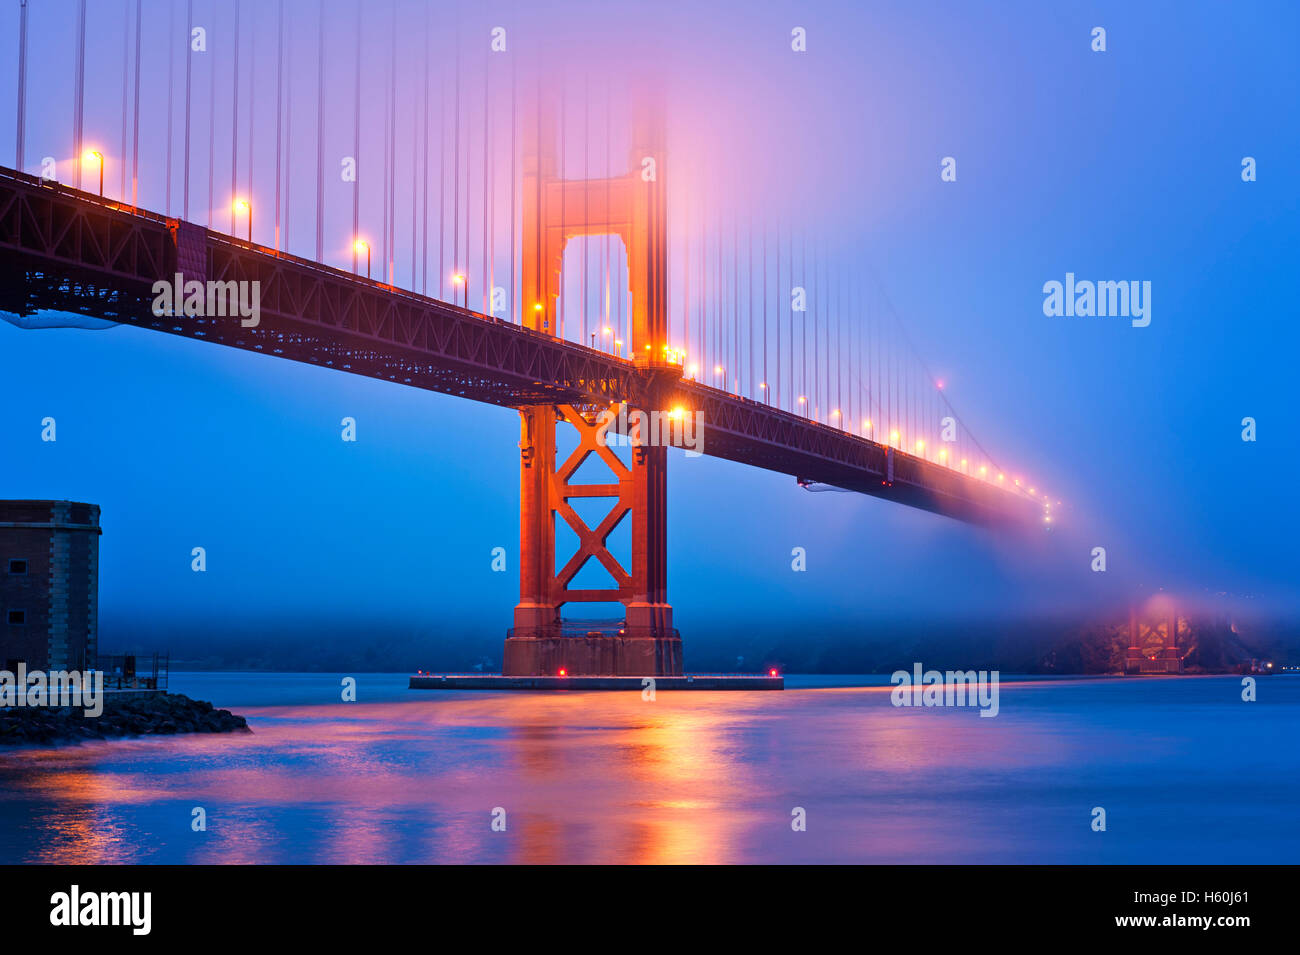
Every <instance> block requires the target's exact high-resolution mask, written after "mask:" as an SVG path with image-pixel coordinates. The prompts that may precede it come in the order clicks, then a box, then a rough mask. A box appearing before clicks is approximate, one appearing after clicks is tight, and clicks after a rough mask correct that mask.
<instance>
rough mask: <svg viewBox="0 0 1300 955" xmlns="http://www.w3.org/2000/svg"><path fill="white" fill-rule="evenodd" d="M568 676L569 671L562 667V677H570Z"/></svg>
mask: <svg viewBox="0 0 1300 955" xmlns="http://www.w3.org/2000/svg"><path fill="white" fill-rule="evenodd" d="M568 675H569V671H568V670H566V669H565V668H564V667H560V676H568Z"/></svg>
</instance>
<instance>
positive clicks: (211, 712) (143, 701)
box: [0, 692, 252, 751]
mask: <svg viewBox="0 0 1300 955" xmlns="http://www.w3.org/2000/svg"><path fill="white" fill-rule="evenodd" d="M251 732H252V730H251V729H249V728H248V721H247V720H246V719H245V718H244V717H242V716H239V715H237V714H235V713H232V712H230V710H224V709H218V708H217V707H215V706H213V705H212V704H211V703H209V702H207V701H206V700H194V699H191V698H190V697H188V696H185V695H184V694H183V693H167V692H158V693H153V694H150V695H148V696H121V697H118V696H117V695H116V694H111V693H110V694H105V697H104V710H103V712H102V713H101V714H100V715H99V716H96V717H90V716H86V714H85V712H84V710H83V708H82V707H79V706H33V707H29V706H6V707H3V708H0V751H4V750H9V749H16V748H19V747H24V746H61V745H67V744H71V743H84V742H89V741H93V740H108V739H126V738H131V737H140V736H175V735H179V734H181V733H251Z"/></svg>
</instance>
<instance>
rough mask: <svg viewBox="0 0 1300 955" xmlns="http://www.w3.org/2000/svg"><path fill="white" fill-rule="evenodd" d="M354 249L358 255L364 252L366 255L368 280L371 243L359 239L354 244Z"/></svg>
mask: <svg viewBox="0 0 1300 955" xmlns="http://www.w3.org/2000/svg"><path fill="white" fill-rule="evenodd" d="M352 248H353V249H355V250H356V252H357V254H358V255H360V254H361V253H362V252H364V253H366V278H370V243H369V242H367V241H366V240H365V239H357V241H356V242H354V243H353V244H352Z"/></svg>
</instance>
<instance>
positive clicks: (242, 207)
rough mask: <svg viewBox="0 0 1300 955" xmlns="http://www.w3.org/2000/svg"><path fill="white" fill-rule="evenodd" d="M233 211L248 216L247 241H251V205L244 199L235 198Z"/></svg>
mask: <svg viewBox="0 0 1300 955" xmlns="http://www.w3.org/2000/svg"><path fill="white" fill-rule="evenodd" d="M235 211H236V212H242V213H244V214H245V215H247V216H248V241H249V242H250V243H251V242H252V241H253V207H252V206H250V205H249V204H248V202H247V201H246V200H244V199H236V200H235Z"/></svg>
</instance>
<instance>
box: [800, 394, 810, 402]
mask: <svg viewBox="0 0 1300 955" xmlns="http://www.w3.org/2000/svg"><path fill="white" fill-rule="evenodd" d="M807 400H808V399H807V398H805V397H804V396H803V395H800V396H799V404H803V403H804V402H805V401H807Z"/></svg>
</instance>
